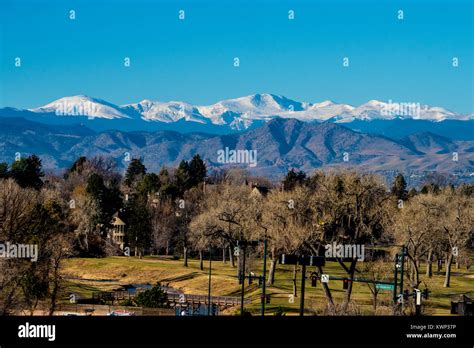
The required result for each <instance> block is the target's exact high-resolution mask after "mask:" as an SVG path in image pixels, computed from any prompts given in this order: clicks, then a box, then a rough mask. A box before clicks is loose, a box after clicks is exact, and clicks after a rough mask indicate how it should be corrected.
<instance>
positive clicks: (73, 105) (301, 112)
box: [28, 93, 474, 131]
mask: <svg viewBox="0 0 474 348" xmlns="http://www.w3.org/2000/svg"><path fill="white" fill-rule="evenodd" d="M28 111H29V112H33V113H36V114H49V115H51V114H54V115H57V116H87V117H88V118H89V119H106V120H113V119H115V120H121V119H124V121H125V119H133V120H135V121H147V122H148V123H149V122H155V123H156V122H157V123H162V124H173V123H176V122H180V124H181V122H183V121H184V122H193V123H194V124H197V125H198V124H199V125H203V126H204V125H205V126H209V127H211V126H213V127H215V126H218V127H221V126H223V127H225V128H226V129H230V130H234V131H236V130H237V131H240V130H245V129H249V128H252V127H255V126H256V125H260V124H262V123H263V122H266V121H269V120H271V119H273V118H276V117H280V118H286V119H298V120H301V121H306V122H313V121H316V122H324V121H331V122H336V123H346V124H348V123H352V122H354V121H371V120H395V119H410V120H424V121H433V122H440V121H445V120H474V114H459V113H455V112H452V111H449V110H447V109H444V108H442V107H432V106H427V105H420V104H419V103H396V102H392V101H388V102H383V101H378V100H370V101H368V102H367V103H365V104H362V105H360V106H352V105H349V104H342V103H335V102H333V101H329V100H327V101H323V102H319V103H307V102H299V101H296V100H292V99H288V98H286V97H284V96H279V95H274V94H265V93H264V94H253V95H249V96H245V97H240V98H235V99H227V100H222V101H219V102H217V103H215V104H212V105H192V104H189V103H185V102H179V101H170V102H160V101H151V100H143V101H141V102H139V103H134V104H126V105H115V104H112V103H109V102H107V101H104V100H101V99H96V98H91V97H87V96H84V95H79V96H71V97H64V98H61V99H58V100H56V101H54V102H52V103H49V104H47V105H45V106H42V107H38V108H34V109H30V110H28Z"/></svg>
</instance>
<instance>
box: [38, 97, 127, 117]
mask: <svg viewBox="0 0 474 348" xmlns="http://www.w3.org/2000/svg"><path fill="white" fill-rule="evenodd" d="M30 111H32V112H37V113H54V114H56V115H58V116H87V117H90V118H106V119H116V118H129V117H130V116H129V115H127V113H126V112H125V111H124V110H123V109H122V108H121V107H120V106H117V105H114V104H112V103H109V102H107V101H105V100H102V99H96V98H91V97H88V96H85V95H76V96H71V97H64V98H60V99H58V100H55V101H53V102H52V103H49V104H47V105H45V106H41V107H38V108H34V109H30Z"/></svg>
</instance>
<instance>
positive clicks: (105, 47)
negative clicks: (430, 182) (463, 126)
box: [0, 0, 474, 113]
mask: <svg viewBox="0 0 474 348" xmlns="http://www.w3.org/2000/svg"><path fill="white" fill-rule="evenodd" d="M400 9H401V10H403V11H404V20H398V19H397V11H398V10H400ZM69 10H75V11H76V19H75V20H70V19H69ZM179 10H184V11H185V16H186V18H185V20H184V21H181V20H179V19H178V11H179ZM289 10H294V11H295V19H294V20H289V19H288V11H289ZM0 23H1V32H0V53H1V61H0V62H1V70H0V72H1V76H0V106H15V107H21V108H26V107H36V106H40V105H44V104H46V103H48V102H50V101H52V100H55V99H58V98H60V97H62V96H67V95H75V94H86V95H89V96H93V97H98V98H102V99H105V100H107V101H110V102H112V103H116V104H124V103H132V102H138V101H140V100H142V99H152V100H162V101H168V100H182V101H187V102H190V103H196V104H210V103H214V102H216V101H218V100H221V99H226V98H233V97H238V96H243V95H248V94H253V93H260V92H267V93H274V94H281V95H285V96H287V97H289V98H293V99H296V100H300V101H308V102H318V101H322V100H327V99H330V100H333V101H336V102H344V103H350V104H353V105H358V104H362V103H364V102H366V101H368V100H370V99H379V100H389V99H391V100H392V101H399V102H420V103H423V104H430V105H438V106H443V107H446V108H448V109H451V110H453V111H457V112H462V113H472V112H474V106H473V104H474V102H473V98H474V97H473V95H474V92H473V80H474V73H473V63H472V60H473V46H474V43H473V31H474V27H473V2H472V1H471V0H449V1H448V0H445V1H438V0H430V1H428V0H407V1H403V0H372V1H365V0H361V1H349V0H345V1H342V0H326V1H317V0H313V1H309V0H308V1H303V0H291V1H283V0H281V1H278V0H274V1H270V0H266V1H265V0H252V1H250V0H240V1H239V0H214V1H210V0H193V1H191V0H170V1H164V0H163V1H160V0H155V1H152V0H128V1H124V0H113V1H112V0H67V1H66V0H34V1H33V0H2V1H1V3H0ZM15 57H20V58H21V60H22V67H21V68H16V67H15V66H14V59H15ZM125 57H130V58H131V67H129V68H125V67H124V66H123V59H124V58H125ZM234 57H239V58H240V67H239V68H235V67H234V66H233V59H234ZM344 57H349V59H350V66H349V67H348V68H344V67H343V66H342V59H343V58H344ZM453 57H458V58H459V67H457V68H453V67H452V58H453Z"/></svg>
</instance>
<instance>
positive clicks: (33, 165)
mask: <svg viewBox="0 0 474 348" xmlns="http://www.w3.org/2000/svg"><path fill="white" fill-rule="evenodd" d="M10 176H11V177H12V178H13V179H15V181H16V182H17V184H18V185H20V186H21V187H23V188H27V187H30V188H34V189H35V190H39V189H40V188H41V187H42V186H43V181H42V180H41V178H42V177H43V176H44V173H43V171H42V169H41V159H40V158H39V157H38V156H36V155H31V156H29V157H26V158H21V159H20V160H18V161H15V162H13V164H12V167H11V170H10Z"/></svg>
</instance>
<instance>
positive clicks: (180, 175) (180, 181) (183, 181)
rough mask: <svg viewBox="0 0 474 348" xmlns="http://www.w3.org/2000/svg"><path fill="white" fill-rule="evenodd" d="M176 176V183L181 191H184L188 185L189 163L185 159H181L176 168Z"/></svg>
mask: <svg viewBox="0 0 474 348" xmlns="http://www.w3.org/2000/svg"><path fill="white" fill-rule="evenodd" d="M174 176H175V178H176V185H177V186H178V189H179V190H180V192H181V193H183V192H184V191H186V190H187V189H188V188H189V187H190V182H191V180H190V175H189V164H188V162H187V161H185V160H182V161H181V163H180V164H179V166H178V169H176V172H175V174H174Z"/></svg>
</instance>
